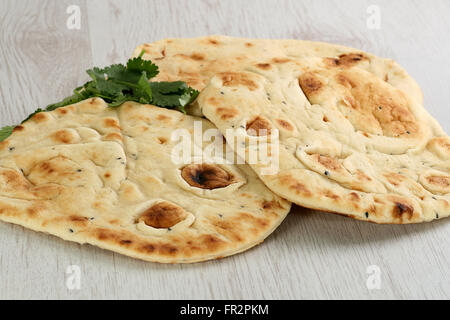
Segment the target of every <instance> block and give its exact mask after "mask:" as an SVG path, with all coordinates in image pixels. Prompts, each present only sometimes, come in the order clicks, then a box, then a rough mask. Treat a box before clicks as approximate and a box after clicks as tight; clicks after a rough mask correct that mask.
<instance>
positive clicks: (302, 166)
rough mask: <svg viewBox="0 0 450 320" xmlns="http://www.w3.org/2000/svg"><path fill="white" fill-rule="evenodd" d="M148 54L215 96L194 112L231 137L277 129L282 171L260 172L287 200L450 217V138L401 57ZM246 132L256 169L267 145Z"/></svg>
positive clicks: (383, 218) (388, 217)
mask: <svg viewBox="0 0 450 320" xmlns="http://www.w3.org/2000/svg"><path fill="white" fill-rule="evenodd" d="M142 51H144V52H145V54H144V58H147V59H151V60H153V61H154V62H155V63H156V64H158V66H159V67H160V70H161V73H160V80H173V79H182V80H185V81H187V82H188V83H189V84H190V85H192V86H194V87H196V88H197V89H199V90H203V89H205V87H206V89H205V90H204V92H203V93H202V94H201V96H200V98H199V99H198V103H197V104H195V105H194V108H192V109H190V112H192V113H194V114H201V115H204V116H206V117H207V118H208V119H209V120H211V121H212V122H213V123H214V124H215V125H217V127H218V128H219V129H220V130H221V131H222V133H224V134H225V133H226V131H227V130H229V129H235V128H244V129H245V130H248V129H266V134H268V133H270V131H271V130H272V129H277V132H279V135H280V138H279V142H280V149H279V171H277V174H271V175H266V174H263V173H265V172H264V171H266V170H265V169H267V168H266V165H265V164H263V163H262V162H258V161H256V162H254V163H252V164H251V166H252V167H253V169H254V170H255V171H256V172H257V173H258V175H259V176H260V178H261V179H262V180H263V181H264V182H265V183H266V185H267V186H269V188H271V190H272V191H274V192H276V193H277V194H279V195H280V196H282V197H284V198H286V199H289V200H291V201H293V202H295V203H296V204H298V205H302V206H306V207H310V208H313V209H319V210H325V211H330V212H334V213H338V214H344V215H347V216H351V217H354V218H357V219H361V220H366V221H372V222H377V223H415V222H422V221H431V220H433V219H438V218H442V217H446V216H448V215H449V212H450V211H449V210H450V209H449V202H450V199H449V192H450V176H449V161H450V159H449V154H450V151H449V150H450V142H449V138H448V136H447V135H446V134H445V132H444V131H443V130H442V129H441V127H440V126H439V124H438V123H437V122H436V121H435V120H434V119H432V118H431V116H430V115H429V114H428V113H427V112H426V111H425V109H424V108H423V106H422V105H423V95H422V92H421V90H420V88H419V86H418V85H417V83H416V82H415V81H414V80H413V79H412V78H411V77H410V76H409V75H408V73H407V72H406V71H405V70H404V69H403V68H402V67H400V66H399V65H398V64H397V63H396V62H394V61H393V60H390V59H383V58H379V57H376V56H374V55H372V54H369V53H366V52H363V51H360V50H357V49H352V48H347V47H343V46H338V45H334V44H327V43H319V42H310V41H298V40H257V39H239V38H231V37H223V36H211V37H204V38H196V39H165V40H162V41H158V42H155V43H150V44H144V45H142V46H139V47H138V48H137V49H136V50H135V52H134V55H135V56H137V55H139V54H141V52H142ZM245 130H243V131H244V132H243V133H242V135H243V137H241V138H244V139H246V149H245V151H246V157H247V161H248V160H249V159H248V158H249V151H250V150H254V148H255V147H254V144H255V137H252V136H251V135H249V134H248V132H245ZM252 141H253V142H252ZM228 142H229V143H230V144H231V145H233V146H235V144H234V142H233V143H232V142H230V141H228ZM269 149H270V146H269ZM272 151H274V152H275V149H274V150H272ZM269 153H270V151H269Z"/></svg>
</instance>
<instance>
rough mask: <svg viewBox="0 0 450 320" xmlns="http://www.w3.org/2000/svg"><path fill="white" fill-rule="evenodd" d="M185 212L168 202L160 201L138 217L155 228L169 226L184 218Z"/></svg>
mask: <svg viewBox="0 0 450 320" xmlns="http://www.w3.org/2000/svg"><path fill="white" fill-rule="evenodd" d="M186 217H187V213H186V211H184V210H183V209H182V208H181V207H179V206H176V205H174V204H172V203H169V202H160V203H157V204H155V205H153V206H151V207H150V208H148V209H147V210H146V211H145V212H144V213H143V214H142V215H141V216H140V217H139V219H138V222H141V221H143V222H144V223H145V224H146V225H147V226H150V227H153V228H156V229H168V228H171V227H173V226H175V225H177V224H178V223H180V222H181V221H183V220H184V219H186Z"/></svg>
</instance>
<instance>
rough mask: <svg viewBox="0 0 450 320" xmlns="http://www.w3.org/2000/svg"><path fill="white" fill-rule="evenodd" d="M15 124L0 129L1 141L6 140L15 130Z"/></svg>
mask: <svg viewBox="0 0 450 320" xmlns="http://www.w3.org/2000/svg"><path fill="white" fill-rule="evenodd" d="M14 128H15V126H6V127H3V128H1V129H0V142H1V141H3V140H5V139H6V138H8V137H9V136H10V135H11V134H12V132H13V130H14Z"/></svg>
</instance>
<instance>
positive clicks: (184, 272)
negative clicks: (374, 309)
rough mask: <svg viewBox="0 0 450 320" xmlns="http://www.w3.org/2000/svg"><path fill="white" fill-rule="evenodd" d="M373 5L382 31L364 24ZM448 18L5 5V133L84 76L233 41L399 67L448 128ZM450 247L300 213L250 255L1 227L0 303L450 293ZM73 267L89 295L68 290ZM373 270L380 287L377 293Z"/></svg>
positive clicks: (448, 228) (296, 2) (381, 5)
mask: <svg viewBox="0 0 450 320" xmlns="http://www.w3.org/2000/svg"><path fill="white" fill-rule="evenodd" d="M372 4H375V5H377V7H375V11H372V10H373V9H374V8H373V7H371V5H372ZM70 5H77V6H79V8H80V14H81V24H80V29H79V30H77V29H75V30H72V29H68V28H67V20H68V18H69V17H70V14H68V13H67V8H68V7H69V6H70ZM69 9H72V8H69ZM376 10H379V12H380V16H379V17H380V18H381V20H380V21H381V24H380V25H379V26H380V29H373V28H369V27H368V24H367V21H368V19H374V17H375V19H376V16H371V14H376ZM69 12H70V10H69ZM449 16H450V1H448V0H434V1H432V2H430V1H426V0H423V1H419V0H416V1H411V0H396V1H391V0H387V1H382V0H376V1H372V0H371V1H360V0H354V1H350V0H347V1H341V0H335V1H331V0H330V1H325V0H323V1H322V0H321V1H318V0H310V1H300V0H292V1H288V0H284V1H275V0H245V1H244V0H226V1H223V0H222V1H220V0H189V1H185V0H149V1H124V0H123V1H120V0H108V1H107V0H95V1H94V0H92V1H86V0H84V1H83V0H79V1H77V0H68V1H66V0H64V1H60V0H54V1H52V0H29V1H24V0H20V1H18V0H2V1H0V108H1V109H0V110H1V112H0V126H2V125H7V124H16V123H18V122H19V121H21V120H22V119H23V118H24V117H25V116H26V115H28V114H29V113H30V112H32V111H34V110H35V109H36V108H37V107H39V106H45V105H47V104H48V103H51V102H55V101H57V100H60V98H62V97H64V96H67V95H68V94H69V93H70V91H71V89H73V88H75V87H76V86H77V85H79V84H82V83H84V81H85V80H86V79H87V76H86V74H85V72H84V70H85V69H87V68H89V67H92V66H94V65H95V66H103V65H108V64H112V63H118V62H125V61H126V60H127V58H128V57H129V56H130V55H131V53H132V50H133V49H134V47H135V46H137V45H138V44H140V43H143V42H150V41H155V40H158V39H162V38H165V37H193V36H202V35H210V34H226V35H232V36H245V37H259V38H295V39H309V40H320V41H328V42H333V43H340V44H344V45H349V46H353V47H357V48H360V49H363V50H366V51H369V52H373V53H375V54H377V55H380V56H384V57H390V58H393V59H396V60H397V61H399V62H400V63H401V64H402V65H403V66H404V67H406V69H407V70H408V71H409V72H410V73H411V74H412V75H413V76H414V77H415V78H416V79H417V80H418V82H419V83H420V85H421V86H422V88H423V91H424V93H425V105H426V107H427V108H428V110H429V111H430V112H431V113H432V114H433V115H434V116H435V117H436V118H437V119H439V121H440V122H441V124H442V125H443V127H444V128H445V130H446V131H447V132H449V131H450V130H449V129H450V112H449V104H450V90H449V84H450V37H449V34H450V19H449V18H448V17H449ZM371 21H373V20H369V26H372V24H370V22H371ZM375 21H376V20H375ZM449 243H450V219H447V220H442V221H438V222H434V223H429V224H422V225H411V226H378V225H373V224H368V223H363V222H357V221H353V220H351V219H346V218H342V217H338V216H334V215H330V214H325V213H318V212H313V211H309V210H306V209H301V208H298V207H296V208H295V209H294V210H293V212H292V214H290V215H289V217H288V218H287V219H286V220H285V222H284V223H283V224H282V225H281V227H280V228H279V229H278V230H277V231H276V232H275V233H274V234H273V235H272V236H271V237H270V238H269V239H268V240H267V241H266V242H265V243H263V244H262V245H260V246H258V247H256V248H255V249H252V250H250V251H248V252H246V253H244V254H240V255H237V256H234V257H231V258H227V259H224V260H221V261H214V262H208V263H201V264H194V265H159V264H153V263H145V262H141V261H138V260H133V259H131V258H127V257H124V256H121V255H119V254H114V253H111V252H108V251H104V250H101V249H97V248H95V247H92V246H81V245H77V244H73V243H68V242H64V241H62V240H59V239H57V238H55V237H53V236H49V235H45V234H39V233H35V232H32V231H28V230H25V229H23V228H22V227H18V226H14V225H10V224H5V223H0V298H3V299H11V298H25V299H28V298H44V299H46V298H58V299H59V298H61V299H78V298H86V299H91V298H96V299H105V298H108V299H109V298H120V299H123V298H133V299H172V298H177V299H302V298H312V299H316V298H319V299H326V298H344V299H358V298H363V299H366V298H367V299H375V298H387V299H405V298H418V299H426V298H437V299H448V298H450V277H449V269H450V268H449V267H450V249H449ZM71 265H75V266H78V267H79V268H80V272H81V273H80V276H81V282H80V283H81V288H80V290H70V289H69V288H68V287H67V285H66V282H67V279H68V278H69V277H70V276H71V275H68V274H66V271H67V268H68V266H71ZM369 266H377V267H375V269H374V270H375V272H378V271H379V276H380V277H379V278H380V280H381V282H380V286H379V289H375V290H370V289H369V287H368V286H367V283H366V282H367V280H368V278H369V277H370V276H371V274H369V273H367V272H368V271H369V272H370V271H371V270H372V269H370V268H369V269H368V267H369ZM377 274H378V273H377ZM377 274H374V275H372V276H376V275H377Z"/></svg>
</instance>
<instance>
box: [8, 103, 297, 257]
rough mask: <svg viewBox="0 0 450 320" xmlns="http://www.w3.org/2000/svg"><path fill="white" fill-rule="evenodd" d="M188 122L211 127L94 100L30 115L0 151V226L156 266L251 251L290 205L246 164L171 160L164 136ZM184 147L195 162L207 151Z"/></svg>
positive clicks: (174, 114)
mask: <svg viewBox="0 0 450 320" xmlns="http://www.w3.org/2000/svg"><path fill="white" fill-rule="evenodd" d="M196 123H197V124H201V126H202V128H201V129H202V130H203V131H200V132H201V133H203V132H204V131H206V130H208V129H214V128H215V127H214V126H213V125H212V124H211V123H210V122H209V121H206V120H203V119H200V118H196V117H191V116H186V115H184V114H182V113H180V112H177V111H171V110H167V109H162V108H158V107H154V106H150V105H139V104H137V103H126V104H124V105H122V106H121V107H120V108H117V109H111V108H108V107H107V105H106V103H105V102H104V101H103V100H101V99H98V98H95V99H89V100H86V101H84V102H81V103H79V104H76V105H72V106H68V107H64V108H60V109H57V110H55V111H53V112H49V113H39V114H36V115H35V116H34V117H33V118H32V119H31V120H29V121H27V122H26V123H25V124H23V125H21V126H19V127H16V129H15V130H14V133H13V134H12V135H11V136H10V137H9V138H8V139H7V140H5V141H3V142H1V143H0V220H3V221H6V222H11V223H15V224H19V225H22V226H24V227H26V228H29V229H32V230H36V231H42V232H46V233H49V234H52V235H56V236H58V237H60V238H62V239H64V240H69V241H74V242H78V243H82V244H84V243H88V244H92V245H96V246H98V247H101V248H104V249H108V250H112V251H115V252H118V253H121V254H124V255H128V256H131V257H134V258H138V259H143V260H147V261H155V262H163V263H187V262H197V261H204V260H209V259H215V258H221V257H225V256H229V255H232V254H236V253H239V252H242V251H244V250H246V249H248V248H250V247H253V246H254V245H256V244H258V243H260V242H262V241H263V240H264V239H265V238H266V237H267V236H268V235H269V234H270V233H271V232H272V231H273V230H274V229H275V228H276V227H277V226H278V225H279V224H280V223H281V222H282V221H283V219H284V217H285V216H286V214H287V213H288V212H289V209H290V203H289V202H287V201H285V200H283V199H281V198H280V197H278V196H276V195H274V194H273V193H272V192H271V191H270V190H269V189H268V188H267V187H265V186H264V184H263V183H262V182H261V181H260V180H259V179H258V178H257V176H256V174H255V173H254V172H253V171H252V170H251V169H250V168H249V167H248V166H247V165H227V164H223V165H219V164H209V163H208V161H209V159H208V158H206V157H205V158H203V159H201V158H200V160H199V158H196V159H194V160H197V162H196V163H194V164H176V163H175V162H174V161H172V151H173V149H174V147H175V146H176V145H177V144H178V143H179V142H176V141H172V139H171V137H172V136H171V135H172V133H173V132H174V130H176V129H184V130H185V131H186V132H190V133H191V132H193V130H194V125H195V124H196ZM189 139H190V138H189ZM187 141H189V142H192V148H193V149H194V146H196V150H200V153H199V154H200V155H202V152H203V151H204V149H205V148H206V146H207V145H208V144H207V143H206V142H205V143H202V141H200V143H198V142H197V141H191V140H187ZM194 143H195V144H194ZM196 155H198V153H197V154H196Z"/></svg>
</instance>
